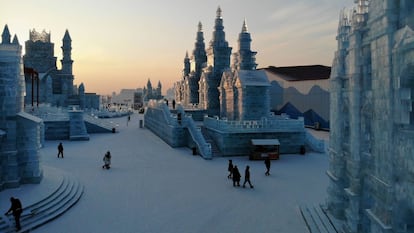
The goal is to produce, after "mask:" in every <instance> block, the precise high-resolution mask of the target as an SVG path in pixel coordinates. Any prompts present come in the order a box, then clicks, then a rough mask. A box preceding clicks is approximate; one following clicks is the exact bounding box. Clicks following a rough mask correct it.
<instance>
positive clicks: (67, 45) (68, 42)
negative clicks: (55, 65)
mask: <svg viewBox="0 0 414 233" xmlns="http://www.w3.org/2000/svg"><path fill="white" fill-rule="evenodd" d="M62 42H63V44H62V47H61V48H62V53H63V59H62V60H61V63H62V70H63V72H65V73H66V74H72V71H73V70H72V65H73V60H72V39H71V38H70V35H69V31H68V29H66V31H65V35H64V36H63V39H62Z"/></svg>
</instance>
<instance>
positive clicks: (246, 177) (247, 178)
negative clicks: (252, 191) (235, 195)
mask: <svg viewBox="0 0 414 233" xmlns="http://www.w3.org/2000/svg"><path fill="white" fill-rule="evenodd" d="M249 169H250V167H249V166H246V170H245V171H244V183H243V188H246V183H249V185H250V188H253V185H252V183H251V182H250V170H249Z"/></svg>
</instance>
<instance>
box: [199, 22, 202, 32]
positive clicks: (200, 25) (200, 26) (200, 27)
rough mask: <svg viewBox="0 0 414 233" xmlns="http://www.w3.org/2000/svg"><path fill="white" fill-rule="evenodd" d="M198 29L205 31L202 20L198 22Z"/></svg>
mask: <svg viewBox="0 0 414 233" xmlns="http://www.w3.org/2000/svg"><path fill="white" fill-rule="evenodd" d="M198 31H199V32H202V31H203V24H201V22H198Z"/></svg>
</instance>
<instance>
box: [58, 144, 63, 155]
mask: <svg viewBox="0 0 414 233" xmlns="http://www.w3.org/2000/svg"><path fill="white" fill-rule="evenodd" d="M57 148H58V154H57V157H58V158H59V155H62V158H63V145H62V143H59V145H58V147H57Z"/></svg>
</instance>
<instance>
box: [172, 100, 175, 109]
mask: <svg viewBox="0 0 414 233" xmlns="http://www.w3.org/2000/svg"><path fill="white" fill-rule="evenodd" d="M172 107H173V109H175V100H172Z"/></svg>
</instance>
